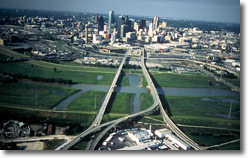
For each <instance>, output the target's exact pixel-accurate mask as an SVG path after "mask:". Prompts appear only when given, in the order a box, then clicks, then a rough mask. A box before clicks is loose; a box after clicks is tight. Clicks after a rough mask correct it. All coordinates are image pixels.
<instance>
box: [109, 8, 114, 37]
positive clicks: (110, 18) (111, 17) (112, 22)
mask: <svg viewBox="0 0 248 158" xmlns="http://www.w3.org/2000/svg"><path fill="white" fill-rule="evenodd" d="M114 22H115V17H114V11H109V21H108V33H109V34H111V24H114Z"/></svg>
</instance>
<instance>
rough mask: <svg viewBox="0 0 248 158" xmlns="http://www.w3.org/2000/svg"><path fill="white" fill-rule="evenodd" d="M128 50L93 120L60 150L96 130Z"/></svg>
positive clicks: (66, 148)
mask: <svg viewBox="0 0 248 158" xmlns="http://www.w3.org/2000/svg"><path fill="white" fill-rule="evenodd" d="M128 52H129V49H127V51H126V54H125V55H124V58H123V60H122V62H121V64H120V66H119V68H118V70H117V72H116V74H115V77H114V79H113V81H112V84H111V86H110V87H109V90H108V92H107V94H106V97H105V99H104V101H103V103H102V105H101V108H100V110H99V111H98V113H97V115H96V118H95V120H94V122H93V123H92V124H91V126H90V127H89V128H88V129H87V130H86V131H84V132H82V133H81V134H79V135H78V136H77V137H76V138H75V139H74V140H73V141H71V142H69V143H67V144H65V146H63V147H61V148H60V149H61V150H68V149H69V148H71V147H72V146H73V145H75V144H76V143H78V142H79V141H80V140H81V139H82V138H83V137H84V136H86V135H88V134H90V133H92V132H94V131H96V130H98V129H99V128H100V126H99V125H100V123H101V120H102V117H103V115H104V112H105V109H106V107H107V105H108V102H109V99H110V97H111V95H112V93H113V92H114V90H115V87H116V82H117V80H118V78H119V75H120V73H121V70H122V67H123V65H124V63H125V61H126V58H127V54H128ZM106 125H108V123H107V124H103V127H104V126H106ZM94 127H97V129H96V128H94Z"/></svg>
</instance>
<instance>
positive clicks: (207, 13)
mask: <svg viewBox="0 0 248 158" xmlns="http://www.w3.org/2000/svg"><path fill="white" fill-rule="evenodd" d="M241 2H242V1H241ZM1 7H2V8H18V9H36V10H37V9H40V10H55V11H75V12H92V13H100V14H108V12H109V11H110V10H113V11H115V14H123V15H136V16H150V17H153V16H159V17H162V18H174V19H187V20H202V21H212V22H231V23H240V1H239V0H217V1H216V0H200V1H199V0H197V1H196V0H187V1H185V0H184V1H183V0H176V1H172V0H154V1H151V0H134V1H131V0H126V1H120V0H116V1H112V0H102V1H99V0H91V1H85V0H83V1H82V0H72V1H66V0H43V1H39V2H37V1H32V0H23V1H22V3H20V1H18V0H12V1H7V0H3V1H2V5H1Z"/></svg>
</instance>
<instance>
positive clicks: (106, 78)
mask: <svg viewBox="0 0 248 158" xmlns="http://www.w3.org/2000/svg"><path fill="white" fill-rule="evenodd" d="M0 54H2V56H3V57H4V56H10V57H16V58H19V57H27V56H25V55H23V54H20V53H17V52H15V51H12V50H9V49H7V48H4V47H0ZM55 69H56V71H55ZM116 71H117V69H116V68H100V67H91V66H84V65H80V66H71V65H61V64H54V63H49V62H44V61H37V60H29V61H26V62H14V63H0V72H1V73H11V74H18V73H21V74H23V75H28V76H33V77H43V78H56V79H58V78H61V79H65V80H72V81H73V82H78V83H86V84H100V85H110V84H111V82H112V80H113V78H114V75H115V73H116ZM98 76H102V77H103V78H102V79H101V80H98V79H97V78H98ZM125 77H126V76H124V79H125ZM122 86H128V84H127V83H124V84H123V85H122Z"/></svg>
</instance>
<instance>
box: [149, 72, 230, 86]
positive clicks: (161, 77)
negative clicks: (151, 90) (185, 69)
mask: <svg viewBox="0 0 248 158" xmlns="http://www.w3.org/2000/svg"><path fill="white" fill-rule="evenodd" d="M151 77H152V79H153V81H154V84H155V86H160V87H175V88H228V87H227V86H225V85H224V84H222V83H220V82H217V81H216V80H215V79H214V78H213V77H210V76H207V75H204V74H203V73H190V74H189V73H187V74H178V73H158V72H152V73H151ZM144 84H145V83H144Z"/></svg>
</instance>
